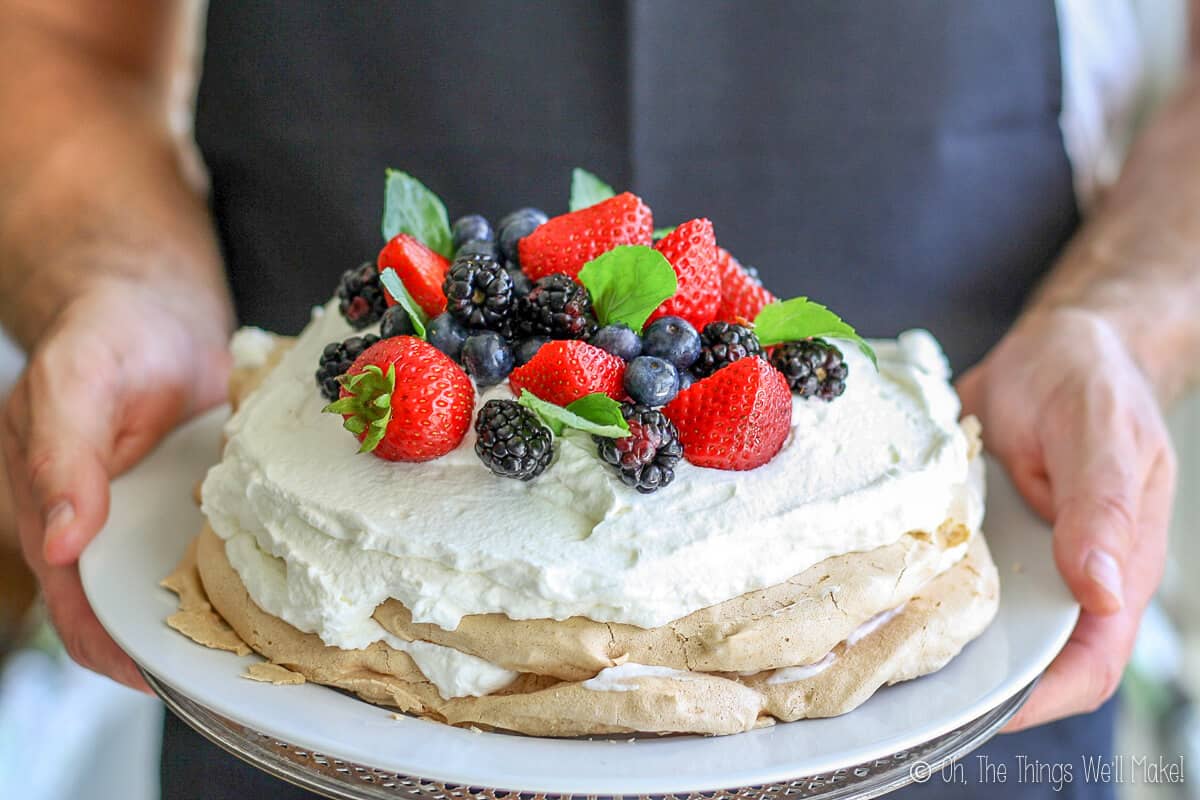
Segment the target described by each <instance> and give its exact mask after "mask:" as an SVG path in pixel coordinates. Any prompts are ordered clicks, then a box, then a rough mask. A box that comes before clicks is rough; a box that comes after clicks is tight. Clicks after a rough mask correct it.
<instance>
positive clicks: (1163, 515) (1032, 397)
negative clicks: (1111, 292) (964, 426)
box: [958, 309, 1175, 731]
mask: <svg viewBox="0 0 1200 800" xmlns="http://www.w3.org/2000/svg"><path fill="white" fill-rule="evenodd" d="M958 390H959V393H960V395H961V396H962V399H963V410H964V412H965V413H970V414H975V415H977V416H978V417H979V418H980V420H982V422H983V432H984V443H985V445H986V446H987V449H988V450H989V451H990V452H991V453H992V454H993V455H995V456H996V457H997V458H998V459H999V460H1000V461H1001V463H1003V464H1004V466H1005V468H1006V469H1007V470H1008V471H1009V473H1010V474H1011V476H1012V478H1013V481H1014V483H1015V484H1016V486H1017V489H1018V490H1019V491H1020V492H1021V494H1022V495H1024V497H1025V499H1026V500H1027V501H1029V503H1030V505H1032V506H1033V508H1034V509H1035V510H1037V512H1038V513H1039V514H1041V515H1042V516H1043V517H1045V518H1046V519H1047V520H1050V521H1051V522H1052V523H1053V524H1054V558H1055V560H1056V561H1057V564H1058V569H1059V572H1061V573H1062V576H1063V579H1064V580H1065V581H1066V583H1067V585H1068V586H1069V587H1070V589H1071V591H1072V593H1073V594H1074V595H1075V597H1076V599H1078V600H1079V603H1080V605H1081V606H1082V613H1081V615H1080V618H1079V623H1078V624H1077V625H1076V626H1075V631H1074V632H1073V633H1072V634H1071V639H1070V641H1069V642H1068V643H1067V646H1066V647H1065V648H1064V649H1063V651H1062V652H1061V653H1060V654H1059V656H1058V657H1057V658H1056V659H1055V661H1054V663H1053V664H1051V665H1050V668H1049V670H1048V671H1047V672H1046V674H1045V675H1044V676H1043V677H1042V680H1041V683H1039V684H1038V687H1037V689H1036V690H1035V691H1034V693H1033V695H1032V696H1031V697H1030V699H1029V702H1027V703H1026V704H1025V706H1024V707H1023V708H1022V709H1021V710H1020V712H1018V714H1017V715H1016V717H1014V718H1013V720H1012V721H1011V722H1010V723H1009V724H1008V726H1007V728H1006V730H1008V731H1013V730H1019V729H1021V728H1026V727H1030V726H1033V725H1038V724H1041V723H1044V722H1049V721H1051V720H1055V719H1059V718H1061V717H1066V716H1070V715H1072V714H1078V713H1081V712H1085V711H1091V710H1093V709H1095V708H1096V707H1098V706H1099V705H1100V704H1101V703H1103V702H1104V701H1105V700H1107V699H1108V698H1109V697H1110V696H1111V695H1112V694H1113V692H1114V691H1116V688H1117V685H1118V683H1119V682H1120V679H1121V673H1122V671H1123V670H1124V667H1125V664H1126V662H1127V661H1128V660H1129V656H1130V653H1131V652H1132V650H1133V644H1134V639H1135V637H1136V635H1137V629H1138V622H1139V621H1140V619H1141V616H1142V612H1143V610H1144V609H1145V607H1146V605H1147V603H1149V601H1150V598H1151V596H1152V595H1153V594H1154V590H1155V588H1156V587H1157V586H1158V582H1159V579H1160V578H1161V576H1162V570H1163V564H1164V561H1165V559H1166V546H1167V524H1168V521H1169V519H1170V513H1171V502H1172V498H1173V495H1174V490H1175V455H1174V453H1173V451H1172V449H1171V442H1170V439H1169V438H1168V434H1167V430H1166V426H1165V424H1164V422H1163V419H1162V415H1161V412H1160V411H1159V406H1158V402H1157V400H1156V399H1155V395H1154V392H1153V390H1152V387H1151V385H1150V383H1149V382H1148V381H1147V379H1146V377H1145V376H1144V375H1143V374H1142V372H1141V370H1140V369H1139V368H1138V366H1137V364H1135V363H1134V360H1133V358H1132V357H1131V355H1130V353H1129V351H1128V349H1127V347H1126V346H1125V344H1124V343H1123V341H1122V340H1121V338H1120V337H1119V336H1118V334H1117V332H1116V331H1115V330H1114V328H1113V327H1112V326H1110V325H1109V324H1108V323H1107V322H1106V321H1105V320H1104V318H1102V317H1101V316H1099V315H1097V314H1093V313H1090V312H1086V311H1079V310H1073V309H1053V310H1038V311H1033V312H1031V313H1029V314H1027V315H1026V316H1025V317H1024V318H1023V319H1022V320H1021V321H1020V322H1019V323H1018V324H1017V326H1016V327H1015V328H1014V329H1013V330H1012V331H1011V332H1010V333H1009V334H1008V335H1007V336H1005V337H1004V339H1002V340H1001V341H1000V343H999V344H998V345H997V346H996V348H995V349H994V350H993V351H992V352H991V353H990V354H988V356H987V358H985V359H984V360H983V361H982V362H981V363H980V364H979V365H978V366H976V367H975V368H974V369H972V370H970V371H969V372H968V373H966V374H965V375H964V376H963V378H962V379H961V380H960V381H959V384H958Z"/></svg>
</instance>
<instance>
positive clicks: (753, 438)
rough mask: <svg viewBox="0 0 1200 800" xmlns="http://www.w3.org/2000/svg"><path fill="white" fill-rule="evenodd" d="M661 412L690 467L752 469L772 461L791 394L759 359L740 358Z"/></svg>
mask: <svg viewBox="0 0 1200 800" xmlns="http://www.w3.org/2000/svg"><path fill="white" fill-rule="evenodd" d="M663 413H664V414H666V415H667V418H668V419H670V420H671V422H674V423H675V427H676V428H678V429H679V439H680V441H682V442H683V457H684V458H686V459H687V460H688V461H690V462H691V463H693V464H695V465H696V466H698V467H713V468H714V469H734V470H746V469H754V468H755V467H761V466H762V465H763V464H765V463H767V462H768V461H770V460H771V459H772V458H774V457H775V454H776V453H778V452H779V449H780V448H781V447H783V443H784V441H785V440H786V439H787V437H788V432H789V431H790V430H791V427H792V392H791V390H790V389H789V388H788V384H787V380H786V379H785V378H784V377H783V374H782V373H781V372H780V371H779V370H777V369H775V368H774V367H772V366H771V365H770V364H768V363H767V362H766V361H765V360H763V359H761V358H757V357H751V358H743V359H740V360H738V361H735V362H733V363H732V364H730V365H729V366H727V367H722V368H721V369H719V370H717V371H716V372H714V373H713V374H712V375H710V376H708V377H707V378H704V379H703V380H699V381H696V382H695V383H693V384H692V385H691V386H689V387H688V388H687V389H684V390H683V391H682V392H680V393H679V394H678V395H677V396H676V397H675V399H674V400H672V401H671V402H670V403H668V404H667V407H666V408H664V409H663Z"/></svg>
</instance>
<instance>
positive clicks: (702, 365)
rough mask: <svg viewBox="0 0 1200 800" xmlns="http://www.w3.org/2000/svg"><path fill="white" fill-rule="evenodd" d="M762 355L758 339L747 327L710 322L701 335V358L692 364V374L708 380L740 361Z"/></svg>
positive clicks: (729, 323) (732, 323)
mask: <svg viewBox="0 0 1200 800" xmlns="http://www.w3.org/2000/svg"><path fill="white" fill-rule="evenodd" d="M762 354H763V349H762V345H760V344H759V343H758V337H757V336H755V335H754V331H752V330H750V329H749V328H747V327H746V326H745V325H738V324H737V323H734V322H710V323H708V324H707V325H705V326H704V331H703V332H702V333H701V334H700V357H699V358H697V359H696V362H695V363H694V364H692V373H693V374H695V376H696V377H697V378H707V377H708V376H709V375H712V374H713V373H714V372H716V371H717V370H719V369H720V368H721V367H724V366H728V365H729V364H732V363H733V362H735V361H737V360H738V359H742V358H746V357H747V356H761V355H762Z"/></svg>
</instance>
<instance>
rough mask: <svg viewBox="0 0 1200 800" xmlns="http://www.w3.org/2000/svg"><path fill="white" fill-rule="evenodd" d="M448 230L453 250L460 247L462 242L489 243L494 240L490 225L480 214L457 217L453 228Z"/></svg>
mask: <svg viewBox="0 0 1200 800" xmlns="http://www.w3.org/2000/svg"><path fill="white" fill-rule="evenodd" d="M450 230H451V233H452V236H453V239H452V241H453V244H454V249H455V250H458V248H460V247H462V245H463V243H464V242H469V241H472V240H476V241H482V242H490V241H493V240H494V239H495V238H496V234H494V233H493V232H492V226H491V223H489V222H488V221H487V219H486V218H484V217H483V216H482V215H480V214H468V215H467V216H465V217H459V218H458V219H456V220H454V226H453V227H452V228H451V229H450Z"/></svg>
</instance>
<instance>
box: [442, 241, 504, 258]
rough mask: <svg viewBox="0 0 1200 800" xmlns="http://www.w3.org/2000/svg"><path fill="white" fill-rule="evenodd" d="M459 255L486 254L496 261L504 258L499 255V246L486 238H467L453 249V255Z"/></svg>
mask: <svg viewBox="0 0 1200 800" xmlns="http://www.w3.org/2000/svg"><path fill="white" fill-rule="evenodd" d="M459 256H486V257H488V258H492V259H495V260H496V261H503V260H504V257H503V256H501V255H500V248H499V247H497V246H496V243H495V242H493V241H491V240H488V239H468V240H467V241H465V242H463V243H462V244H461V245H459V246H458V248H457V249H456V250H455V251H454V257H455V258H458V257H459Z"/></svg>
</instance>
